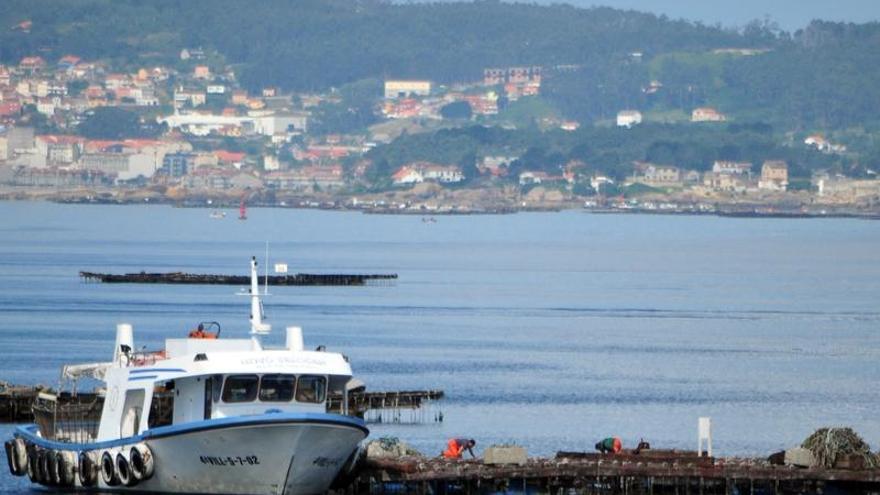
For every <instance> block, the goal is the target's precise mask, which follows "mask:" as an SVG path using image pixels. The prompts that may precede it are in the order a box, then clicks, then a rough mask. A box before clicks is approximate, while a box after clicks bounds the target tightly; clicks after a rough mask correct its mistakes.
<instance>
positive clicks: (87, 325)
mask: <svg viewBox="0 0 880 495" xmlns="http://www.w3.org/2000/svg"><path fill="white" fill-rule="evenodd" d="M208 213H209V212H208V211H207V210H203V209H175V208H170V207H165V206H66V205H54V204H46V203H26V202H7V203H0V379H3V380H7V381H10V382H15V383H22V384H34V383H44V384H55V383H56V382H57V377H58V371H59V368H60V366H61V365H62V364H64V363H71V362H91V361H96V360H106V359H109V357H110V355H111V353H112V343H113V337H114V331H115V325H116V324H117V323H119V322H130V323H132V324H134V327H135V339H136V344H137V345H138V346H141V345H146V346H148V347H160V346H161V345H162V343H163V340H164V339H165V338H166V337H179V336H182V335H184V334H185V333H186V332H187V331H188V330H189V329H190V328H191V327H192V326H193V325H194V324H195V323H196V322H198V321H201V320H218V321H220V322H221V323H222V324H223V333H224V335H228V336H245V335H246V332H247V328H248V325H247V316H248V306H247V300H246V299H244V298H241V297H237V296H236V295H235V292H236V290H237V289H236V288H234V287H198V286H192V287H187V286H162V285H158V286H149V285H102V284H89V283H83V282H81V281H80V280H79V278H78V276H77V273H78V272H79V271H80V270H91V271H112V272H132V271H141V270H146V271H177V270H180V271H190V272H204V273H239V274H246V273H247V269H248V268H247V263H248V260H249V258H250V256H251V255H257V256H258V258H259V259H260V260H261V261H262V258H263V256H264V252H265V243H266V242H267V241H268V242H269V243H270V258H271V262H272V263H274V262H282V261H283V262H287V263H288V264H289V266H290V269H291V271H294V272H296V271H303V272H368V273H373V272H394V273H398V274H399V275H400V279H399V280H398V281H397V282H396V283H395V284H394V285H392V286H378V287H352V288H341V287H327V288H274V289H273V290H272V293H273V295H272V296H271V297H270V298H268V299H267V300H266V301H265V304H266V308H267V311H268V314H269V316H270V318H271V321H272V322H273V323H274V324H275V325H276V328H278V329H280V328H283V326H284V325H285V324H298V325H301V326H303V327H304V332H305V339H306V345H307V346H310V347H314V346H317V345H319V344H324V345H327V347H328V348H329V349H331V350H339V351H342V352H344V353H346V354H347V355H349V356H350V357H351V360H352V363H353V366H354V369H355V372H356V373H357V375H358V377H359V378H361V379H363V380H364V381H365V382H366V383H367V384H368V387H369V388H370V389H372V390H400V389H424V388H439V389H443V390H445V391H446V393H447V396H448V398H447V399H446V400H445V401H444V402H443V403H442V406H441V407H442V412H443V414H444V421H443V422H442V423H433V422H429V423H427V424H422V425H389V424H382V425H373V426H372V428H371V429H372V436H373V437H379V436H384V435H393V436H398V437H400V438H402V439H405V440H407V441H409V442H411V443H412V444H414V445H415V446H416V447H417V448H419V449H421V450H423V451H424V452H426V453H429V454H436V453H439V452H440V450H441V449H442V448H443V446H444V443H445V439H447V438H449V437H451V436H462V435H467V436H472V437H474V438H476V439H477V442H478V443H477V446H478V450H479V447H484V446H486V445H489V444H492V443H499V442H516V443H518V444H521V445H525V446H526V447H527V448H528V450H529V453H530V454H545V455H547V454H552V453H554V452H555V451H556V450H584V449H591V448H592V446H593V444H594V443H595V442H596V441H597V440H598V439H600V438H602V437H605V436H608V435H619V436H621V437H622V438H623V440H624V444H625V445H626V444H629V445H632V444H634V443H635V442H637V441H638V440H639V438H641V437H644V438H645V439H646V440H648V441H650V442H651V443H652V444H653V445H654V446H656V447H675V448H690V449H694V448H696V423H697V418H698V417H699V416H710V417H711V418H712V421H713V437H714V447H715V450H716V451H717V452H718V453H720V454H722V455H741V454H743V455H744V454H754V455H765V454H767V453H769V452H771V451H774V450H776V449H781V448H784V447H787V446H791V445H794V444H796V443H799V442H800V441H802V440H803V438H805V437H806V436H807V435H809V434H810V433H811V432H812V431H813V430H814V429H816V428H818V427H821V426H825V425H848V426H852V427H854V428H855V429H856V430H857V431H858V432H860V433H861V434H862V436H863V437H864V438H865V439H866V440H867V441H868V442H869V443H871V444H872V446H874V447H875V448H877V447H880V422H878V421H877V417H878V416H877V411H878V410H880V386H878V382H880V306H878V300H880V249H878V248H880V223H877V222H868V221H859V220H777V219H767V220H757V219H723V218H714V217H672V216H636V215H594V214H587V213H584V212H578V211H571V212H563V213H543V214H517V215H509V216H466V217H439V218H438V219H437V222H436V223H425V222H423V221H422V219H421V218H420V217H411V216H373V215H362V214H359V213H339V212H319V211H303V210H282V209H252V210H250V212H249V214H250V218H249V219H248V220H247V221H246V222H240V221H238V220H236V219H235V213H234V212H230V216H229V217H227V218H226V219H223V220H214V219H210V218H209V217H208ZM281 333H283V332H279V333H278V334H277V335H274V336H273V337H272V339H274V341H277V342H278V343H281V341H282V340H283V336H282V335H281ZM431 414H433V413H431ZM431 414H429V416H430V415H431ZM406 418H407V415H404V419H406ZM386 419H387V417H386ZM11 430H12V427H11V426H9V425H5V426H0V435H2V436H4V437H7V436H8V435H9V433H10V432H11ZM0 490H7V491H12V492H20V491H26V490H27V483H26V482H24V480H22V479H13V478H12V477H11V476H10V475H9V474H8V472H7V471H6V470H5V469H4V470H3V474H2V475H0Z"/></svg>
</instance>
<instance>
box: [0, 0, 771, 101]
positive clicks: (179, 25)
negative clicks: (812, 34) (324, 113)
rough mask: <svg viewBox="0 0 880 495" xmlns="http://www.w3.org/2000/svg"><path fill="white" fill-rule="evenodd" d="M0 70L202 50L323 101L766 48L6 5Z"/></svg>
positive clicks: (496, 28) (567, 27)
mask: <svg viewBox="0 0 880 495" xmlns="http://www.w3.org/2000/svg"><path fill="white" fill-rule="evenodd" d="M25 19H29V20H31V21H32V22H33V27H32V30H31V32H30V33H24V32H21V31H16V30H8V29H5V28H4V29H0V60H2V61H4V62H7V63H9V62H17V61H18V60H19V59H20V58H21V57H23V56H26V55H33V54H44V55H48V56H49V57H50V58H57V57H60V56H63V55H65V54H67V53H74V54H77V55H80V56H83V57H86V58H111V59H119V60H132V61H138V60H139V61H143V62H147V61H154V62H155V61H165V62H170V61H173V60H175V58H176V57H177V55H178V53H179V51H180V49H181V48H184V47H197V46H202V47H204V48H206V49H208V50H215V51H217V52H219V53H220V54H222V55H223V56H225V57H226V61H227V62H230V63H233V64H236V65H237V66H238V68H239V70H238V73H239V75H240V77H241V79H242V80H243V81H244V82H245V83H246V84H247V85H249V86H251V87H254V88H257V87H260V86H264V85H277V86H281V87H283V88H292V89H305V90H311V89H324V88H327V87H329V86H338V85H341V84H344V83H348V82H352V81H355V80H358V79H364V78H368V77H384V76H390V77H418V78H429V79H433V80H436V81H441V82H449V81H461V80H476V79H479V78H480V77H481V76H482V71H483V69H484V68H485V67H491V66H506V65H516V64H536V65H544V66H554V65H557V64H584V65H588V66H594V65H596V64H597V63H598V62H600V61H604V60H606V59H608V58H609V57H614V56H616V55H620V54H625V53H629V52H631V51H634V50H639V51H644V52H646V54H656V53H663V52H667V51H671V50H693V51H703V50H707V49H711V48H716V47H722V46H730V45H737V46H743V45H746V46H752V45H764V44H766V43H768V42H772V41H773V40H772V36H770V35H769V34H768V33H766V32H763V31H762V32H760V33H757V34H755V35H752V36H743V35H740V34H738V33H734V32H729V31H723V30H720V29H716V28H710V27H705V26H702V25H696V24H691V23H688V22H684V21H669V20H666V19H661V18H658V17H656V16H654V15H650V14H641V13H636V12H624V11H619V10H614V9H610V8H592V9H579V8H575V7H571V6H567V5H554V6H549V7H546V6H537V5H529V4H509V3H501V2H498V1H491V0H490V1H477V2H472V3H449V2H441V3H434V4H431V3H414V4H394V3H390V2H389V3H386V2H382V1H375V0H360V1H350V0H299V1H297V2H289V1H286V0H259V1H254V2H240V1H237V0H188V1H185V2H183V1H180V0H152V1H149V2H143V1H139V0H112V1H111V0H68V1H65V2H57V1H54V0H7V1H6V2H4V9H2V12H0V26H4V27H7V26H13V25H15V24H17V23H19V22H21V21H22V20H25Z"/></svg>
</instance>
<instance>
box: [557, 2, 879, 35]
mask: <svg viewBox="0 0 880 495" xmlns="http://www.w3.org/2000/svg"><path fill="white" fill-rule="evenodd" d="M556 1H559V0H556ZM543 2H547V3H550V2H549V0H542V3H543ZM562 2H564V3H572V4H574V5H578V6H584V7H586V6H591V5H608V6H611V7H617V8H624V9H635V10H641V11H646V12H653V13H656V14H666V15H668V16H669V17H673V18H685V19H691V20H699V21H702V22H704V23H706V24H715V23H716V22H720V23H721V24H723V25H726V26H741V25H743V24H745V23H747V22H749V21H750V20H753V19H763V18H764V17H765V16H769V17H770V18H771V19H772V20H774V21H776V22H778V23H779V25H780V26H781V27H782V28H783V29H785V30H787V31H794V30H796V29H798V28H802V27H804V26H806V25H807V24H809V22H810V21H811V20H812V19H825V20H833V21H851V22H868V21H876V20H880V0H562Z"/></svg>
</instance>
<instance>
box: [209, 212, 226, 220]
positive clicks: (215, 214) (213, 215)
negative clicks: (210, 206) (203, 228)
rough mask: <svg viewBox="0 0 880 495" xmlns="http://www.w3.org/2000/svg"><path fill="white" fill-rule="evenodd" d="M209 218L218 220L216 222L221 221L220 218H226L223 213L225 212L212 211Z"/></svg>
mask: <svg viewBox="0 0 880 495" xmlns="http://www.w3.org/2000/svg"><path fill="white" fill-rule="evenodd" d="M210 217H211V218H215V219H218V220H219V219H221V218H226V212H225V211H220V210H214V211H212V212H211V215H210Z"/></svg>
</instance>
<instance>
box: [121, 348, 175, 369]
mask: <svg viewBox="0 0 880 495" xmlns="http://www.w3.org/2000/svg"><path fill="white" fill-rule="evenodd" d="M165 359H168V354H167V353H166V352H165V350H161V351H139V352H133V353H131V355H130V356H129V360H128V365H129V366H133V367H139V366H152V365H154V364H156V363H157V362H158V361H164V360H165Z"/></svg>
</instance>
